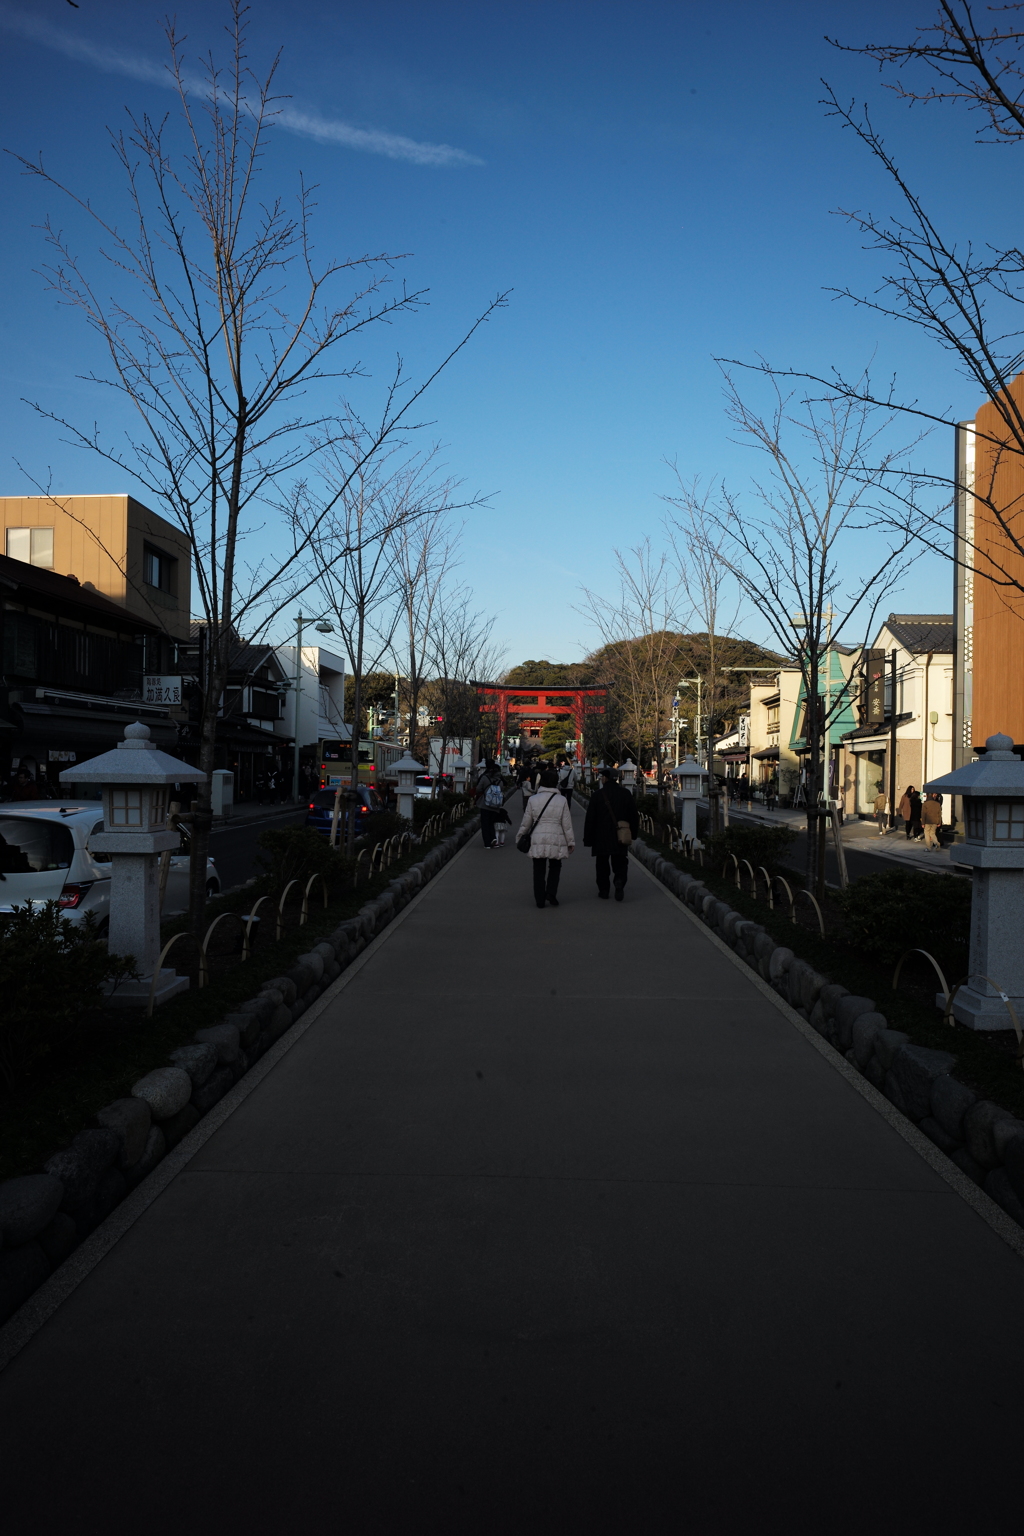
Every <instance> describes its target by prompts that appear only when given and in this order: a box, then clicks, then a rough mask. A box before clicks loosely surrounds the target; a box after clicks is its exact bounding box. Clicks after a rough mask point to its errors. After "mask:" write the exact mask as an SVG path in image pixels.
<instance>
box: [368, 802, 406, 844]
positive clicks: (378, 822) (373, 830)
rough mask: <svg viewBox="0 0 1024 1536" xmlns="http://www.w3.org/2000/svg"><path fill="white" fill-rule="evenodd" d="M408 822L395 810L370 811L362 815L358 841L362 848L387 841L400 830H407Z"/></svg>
mask: <svg viewBox="0 0 1024 1536" xmlns="http://www.w3.org/2000/svg"><path fill="white" fill-rule="evenodd" d="M408 830H409V823H408V822H407V821H406V819H405V817H404V816H399V814H398V812H397V811H372V812H371V813H370V815H369V816H364V817H363V819H362V822H361V824H360V827H359V842H360V844H361V845H362V846H363V847H364V848H374V847H376V845H377V844H378V843H384V842H387V840H388V838H389V837H395V836H397V834H398V833H400V832H408Z"/></svg>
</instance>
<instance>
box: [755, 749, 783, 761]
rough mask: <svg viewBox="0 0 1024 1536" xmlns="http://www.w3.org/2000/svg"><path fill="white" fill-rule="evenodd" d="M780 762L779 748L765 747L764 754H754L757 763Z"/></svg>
mask: <svg viewBox="0 0 1024 1536" xmlns="http://www.w3.org/2000/svg"><path fill="white" fill-rule="evenodd" d="M778 760H779V749H778V747H765V749H764V751H763V752H755V753H754V761H755V762H757V763H777V762H778Z"/></svg>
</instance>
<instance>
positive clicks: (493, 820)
mask: <svg viewBox="0 0 1024 1536" xmlns="http://www.w3.org/2000/svg"><path fill="white" fill-rule="evenodd" d="M476 803H477V805H478V806H479V807H480V836H481V837H482V838H483V842H484V847H485V848H499V847H500V846H501V844H500V843H499V842H498V841H497V839H496V837H495V835H494V829H495V827H496V826H497V824H498V822H499V821H500V822H506V821H507V820H508V814H507V812H506V811H505V791H504V788H503V787H502V783H501V774H500V773H499V771H498V765H497V763H496V762H495V761H494V759H493V758H490V757H489V758H487V760H486V762H485V763H484V770H483V773H481V775H480V777H479V778H478V779H477V781H476ZM504 840H505V838H504V832H503V833H502V842H504Z"/></svg>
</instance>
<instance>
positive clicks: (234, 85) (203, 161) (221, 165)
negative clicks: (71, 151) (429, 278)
mask: <svg viewBox="0 0 1024 1536" xmlns="http://www.w3.org/2000/svg"><path fill="white" fill-rule="evenodd" d="M245 10H246V8H245V6H244V5H243V4H242V0H230V17H231V24H230V26H229V29H228V30H229V33H230V36H231V49H230V56H229V58H228V61H227V64H226V66H225V67H223V68H221V67H220V66H219V65H218V64H217V63H216V62H215V61H214V60H213V58H212V57H211V58H209V59H207V60H206V61H205V62H204V66H203V75H202V79H201V80H200V82H199V84H198V86H195V87H194V86H193V84H192V78H191V76H190V74H189V72H188V70H187V69H186V66H185V63H184V58H183V43H184V39H183V38H181V37H180V36H179V34H178V33H177V31H176V29H175V26H174V24H173V22H172V23H169V24H168V28H167V40H168V44H169V48H170V63H169V65H168V68H169V71H170V74H171V77H172V79H173V83H174V86H175V88H176V91H177V96H178V101H179V105H180V109H181V126H182V130H183V136H179V135H177V134H176V133H175V131H174V130H173V128H172V127H171V126H170V122H169V119H168V118H166V117H165V118H164V119H162V120H160V121H155V120H154V119H151V118H150V117H149V116H148V115H144V116H142V117H136V116H133V115H132V114H130V113H129V115H128V127H127V129H126V130H123V131H121V132H112V133H111V146H112V149H113V153H114V156H115V160H116V162H117V165H118V167H119V169H120V171H121V173H122V175H123V177H124V182H125V186H126V190H127V198H128V207H129V213H130V216H129V218H128V220H127V221H126V223H125V224H124V225H120V224H118V223H115V222H113V221H112V220H111V219H108V218H106V217H104V215H103V214H102V213H101V212H100V211H99V209H98V207H96V206H94V204H93V202H92V201H91V200H90V198H89V196H88V195H87V194H83V193H81V192H79V191H76V190H74V189H73V188H71V187H69V186H67V185H66V184H63V183H61V182H60V181H59V180H58V179H57V178H56V177H55V176H53V175H51V174H50V172H49V171H48V170H47V169H46V168H45V167H44V165H43V163H42V161H41V160H40V161H31V160H28V159H25V158H23V157H21V156H18V157H16V158H18V159H19V160H20V163H21V164H22V166H23V168H24V170H25V171H26V172H27V173H28V174H30V175H33V176H37V177H39V178H40V179H41V180H42V181H43V182H44V183H45V184H47V185H48V186H51V187H53V188H55V189H57V190H58V191H60V192H61V193H62V194H63V195H64V196H66V197H67V198H68V199H70V201H71V203H72V204H73V206H74V207H75V208H76V209H77V210H78V211H79V213H80V214H81V215H83V216H84V218H85V219H86V220H87V221H91V223H92V225H93V226H94V227H95V228H96V230H97V232H98V235H99V238H100V255H101V257H102V258H103V259H104V260H105V262H106V263H107V268H106V270H107V271H108V272H109V274H110V279H111V285H112V290H113V291H112V292H111V293H109V294H108V293H106V292H105V291H104V287H105V285H104V283H103V281H101V279H100V278H99V277H97V276H94V275H91V274H90V272H89V270H87V266H86V264H85V263H84V262H83V261H82V260H81V259H80V258H79V257H78V256H77V255H76V254H75V252H74V250H73V249H72V246H71V243H70V240H69V239H68V238H67V237H66V236H65V234H64V232H63V231H62V230H61V228H60V227H59V226H58V225H57V224H56V223H55V222H53V221H52V220H51V219H49V218H47V219H46V221H45V223H44V226H43V227H44V231H45V237H46V239H47V241H48V243H49V245H50V248H51V250H52V252H53V258H52V261H51V262H50V264H49V265H48V266H47V268H46V269H45V273H46V276H47V279H48V282H49V285H50V287H51V288H52V289H53V291H55V292H56V294H57V295H58V298H59V299H60V300H61V301H62V302H63V303H65V304H68V305H70V306H71V307H73V308H74V309H77V310H78V311H79V313H80V314H81V315H82V316H83V317H84V318H85V321H86V323H87V325H89V326H90V327H91V328H92V330H93V331H94V332H95V333H96V335H97V337H98V338H99V341H100V345H101V347H102V348H104V349H105V351H106V354H107V359H108V364H109V372H108V373H107V374H106V375H105V376H100V375H90V377H91V378H92V380H93V381H94V382H96V383H99V384H103V385H105V386H106V387H107V388H109V389H110V390H112V391H113V393H114V396H115V397H119V398H120V400H121V401H122V402H124V403H125V404H126V405H127V406H128V412H129V419H130V420H133V421H134V422H135V423H136V424H137V427H136V429H135V431H134V432H133V431H132V430H131V429H130V430H129V433H128V438H127V443H126V445H125V446H124V447H118V446H117V445H116V444H114V443H112V442H108V440H107V439H106V438H105V437H104V436H103V435H102V434H101V431H100V428H99V426H93V427H92V428H90V429H84V428H82V427H79V426H77V425H75V424H74V423H71V422H68V421H65V420H64V419H63V418H61V417H59V416H57V415H56V414H54V413H53V412H51V411H49V410H46V409H44V408H43V407H42V406H40V405H36V409H37V410H39V411H40V413H41V414H42V415H43V416H45V417H47V418H49V419H50V420H52V421H54V422H57V423H58V424H59V425H60V426H61V427H63V428H65V429H66V430H67V432H68V433H69V434H70V438H71V441H72V442H74V443H77V444H79V445H81V446H83V447H86V448H89V449H90V450H92V451H94V452H96V453H98V454H99V455H100V456H101V457H102V458H104V459H105V460H106V461H107V462H108V463H111V464H114V465H116V466H118V467H119V468H121V469H124V470H126V471H127V472H128V473H130V474H131V475H132V476H133V477H134V479H135V480H136V481H137V482H138V483H139V484H140V485H142V486H143V487H145V489H146V490H147V491H148V492H149V494H150V495H151V496H152V497H153V498H154V499H155V501H156V504H157V507H158V508H159V509H160V510H161V511H163V512H164V513H165V514H166V515H168V516H169V517H170V518H171V520H173V521H174V522H176V523H177V524H178V525H179V526H180V527H181V528H182V529H183V531H184V532H185V533H186V535H187V536H188V539H189V541H190V544H191V547H192V553H193V559H194V565H195V574H196V581H197V585H198V589H199V597H200V603H201V607H202V613H203V617H204V634H205V642H206V643H205V646H204V650H203V656H204V670H203V675H202V676H201V678H200V681H199V686H200V692H201V728H200V729H201V737H200V746H199V766H200V767H201V768H202V769H203V770H204V771H205V772H206V774H207V782H206V784H205V785H204V786H203V787H202V788H201V789H200V795H199V800H198V804H197V809H196V812H195V824H194V827H193V837H192V854H193V857H192V880H191V907H192V921H193V923H194V924H198V922H199V921H200V919H201V911H202V906H203V902H204V900H205V894H206V892H205V870H206V854H207V848H208V839H209V829H210V824H211V814H210V789H209V775H210V773H211V771H212V769H213V767H214V765H215V752H216V732H217V717H218V710H219V707H220V700H221V697H222V695H223V692H224V687H225V683H226V680H227V673H228V663H229V652H230V649H231V647H232V645H233V644H234V643H235V637H236V636H237V635H240V634H242V633H247V634H250V635H258V634H259V633H263V632H265V631H266V628H267V625H268V624H269V623H270V622H271V621H272V620H273V618H274V616H275V615H276V614H277V613H278V612H279V611H280V609H281V607H282V606H283V604H284V603H285V602H286V601H289V600H291V598H292V597H294V595H295V593H296V592H297V591H301V590H304V583H305V582H306V581H307V580H308V579H309V578H308V577H307V576H304V575H303V574H301V559H302V553H303V551H302V549H301V548H299V547H298V546H293V547H291V548H289V549H288V550H287V551H286V552H285V554H284V555H283V556H278V555H277V554H275V553H273V552H272V551H273V550H274V540H273V539H272V538H267V537H266V536H265V533H266V530H265V529H264V528H263V527H262V526H261V525H262V523H263V522H264V521H265V518H266V515H267V510H268V508H271V507H274V506H275V505H279V504H280V501H281V494H282V493H281V486H282V482H283V481H285V480H287V478H288V477H289V476H290V475H292V474H294V473H296V472H298V471H299V469H300V467H301V466H303V465H305V464H306V462H307V460H308V459H309V456H310V454H311V453H312V452H313V449H314V439H316V438H319V440H320V441H321V443H322V439H323V433H324V431H325V429H326V428H325V418H323V417H318V416H317V415H316V414H315V413H314V414H313V415H312V416H311V415H310V414H308V411H307V408H306V407H305V406H303V405H302V404H301V403H300V402H301V400H302V399H303V398H304V397H305V398H308V395H309V392H310V391H311V390H312V389H313V388H314V386H317V385H322V384H325V383H327V382H328V381H331V383H332V386H333V387H334V388H336V387H337V383H338V381H339V380H344V379H348V378H351V377H352V376H353V375H355V374H357V373H359V371H360V367H359V363H358V361H357V360H356V359H355V358H353V357H351V356H350V355H348V357H347V360H344V359H342V358H341V357H340V356H339V355H338V354H339V353H340V352H341V350H342V349H343V347H344V344H346V343H349V344H350V343H351V342H352V341H353V340H354V339H355V337H356V336H357V335H358V334H359V333H360V332H361V331H362V330H363V329H364V328H365V327H367V326H369V325H373V324H375V323H378V322H381V321H386V320H389V319H393V318H394V317H395V316H396V315H397V314H399V313H402V312H404V311H406V310H410V309H412V308H414V307H415V306H416V305H417V304H418V303H419V302H420V299H421V297H422V294H420V293H415V292H407V291H406V290H405V288H404V287H399V288H398V289H396V290H395V291H393V292H391V293H388V292H387V291H386V285H387V284H388V283H389V281H390V278H391V272H392V268H393V266H394V258H392V257H390V256H388V255H386V254H380V255H363V256H359V257H355V258H348V259H328V260H327V261H322V262H321V261H318V260H317V258H316V256H315V253H314V249H313V245H312V242H311V238H310V220H311V215H312V211H313V207H314V198H313V191H314V189H313V188H310V187H307V186H306V185H305V184H304V183H302V182H301V181H300V184H299V187H298V190H297V194H296V198H295V201H294V204H293V205H291V206H289V204H288V203H287V202H286V201H285V200H284V199H283V198H280V197H275V196H273V195H271V196H267V194H266V193H265V192H264V191H263V190H262V189H261V176H262V174H263V167H262V157H263V153H264V150H265V148H266V146H267V139H268V134H269V132H270V129H271V127H272V126H273V121H274V117H275V114H276V111H277V105H276V103H277V101H278V100H279V98H277V97H275V95H274V94H273V91H274V76H275V71H276V67H277V64H276V60H275V62H274V65H273V66H272V67H271V68H270V69H269V70H268V72H267V73H266V75H265V76H264V77H263V78H258V77H257V76H256V75H255V74H254V73H253V72H252V71H251V70H250V69H249V67H248V65H247V63H246V47H247V42H246V21H245ZM342 287H344V288H345V289H347V291H346V292H340V291H339V290H340V289H341V288H342ZM502 302H503V301H502V300H501V299H499V300H496V301H495V305H500V304H501V303H502ZM495 305H491V306H489V307H488V310H487V312H486V313H487V314H489V313H490V312H491V310H493V308H494V307H495ZM484 318H486V314H485V315H482V316H481V317H480V320H481V321H482V320H483V319H484ZM479 323H480V321H478V322H477V324H479ZM475 329H476V326H474V327H472V329H471V330H470V332H469V334H470V335H471V334H472V331H473V330H475ZM466 340H468V335H467V337H465V338H463V341H462V342H460V343H459V346H457V347H456V348H455V349H454V351H453V352H452V354H450V356H454V354H455V352H457V351H458V350H459V349H460V347H461V346H462V345H464V343H465V341H466ZM449 360H450V358H449V359H445V362H444V363H442V364H441V367H444V366H445V363H446V362H447V361H449ZM438 371H439V370H435V371H434V373H433V374H432V375H431V379H432V378H433V377H436V374H437V372H438ZM429 382H430V379H428V380H427V381H426V382H425V383H424V384H423V385H421V386H420V387H419V388H416V389H414V388H410V387H406V382H405V379H404V377H403V375H402V371H401V367H399V370H398V372H397V374H396V377H395V379H394V381H393V383H392V386H391V388H390V390H389V391H388V392H387V395H386V399H385V403H384V407H383V409H382V412H381V419H380V422H379V424H378V425H377V426H376V428H374V430H373V431H372V432H371V433H369V435H368V438H367V441H366V444H365V452H366V454H367V456H368V457H372V455H373V454H374V453H375V452H376V451H377V450H378V449H379V447H380V445H381V444H382V443H383V442H385V441H386V440H387V439H388V438H389V437H390V436H391V435H392V434H393V433H394V432H395V430H396V429H397V427H398V425H399V423H400V422H401V421H403V420H404V419H405V418H406V417H407V414H408V411H409V410H410V408H411V406H412V404H413V402H414V401H415V400H416V399H418V398H419V397H420V395H421V394H422V392H423V389H425V388H426V387H427V385H428V384H429ZM324 515H325V516H326V515H327V510H326V509H325V510H324ZM243 551H246V552H247V553H245V554H243Z"/></svg>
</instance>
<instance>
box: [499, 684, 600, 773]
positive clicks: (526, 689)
mask: <svg viewBox="0 0 1024 1536" xmlns="http://www.w3.org/2000/svg"><path fill="white" fill-rule="evenodd" d="M469 686H470V687H471V688H475V689H476V693H477V698H478V699H479V700H480V711H481V713H482V714H485V715H493V714H496V715H497V716H498V733H497V735H498V750H499V752H500V751H501V749H502V747H503V745H504V742H505V735H506V732H507V730H508V717H509V715H510V714H513V715H522V716H525V717H526V718H527V719H536V720H541V719H543V720H552V719H554V718H555V716H556V715H565V714H568V715H570V716H571V717H572V722H573V730H574V733H575V736H576V756H577V758H578V759H579V761H580V762H582V761H583V727H584V724H585V723H586V720H587V717H588V715H603V714H604V712H605V707H604V700H605V699H606V698H607V697H608V689H607V688H601V687H598V686H596V685H595V686H593V687H591V686H589V685H584V686H582V687H567V686H566V685H564V684H563V685H562V686H561V687H558V688H555V687H551V688H531V687H530V686H529V685H525V686H524V685H523V684H522V683H518V684H515V685H506V684H504V683H470V685H469ZM519 700H532V702H530V703H526V702H523V703H520V702H518V701H519ZM598 701H600V702H598Z"/></svg>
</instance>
